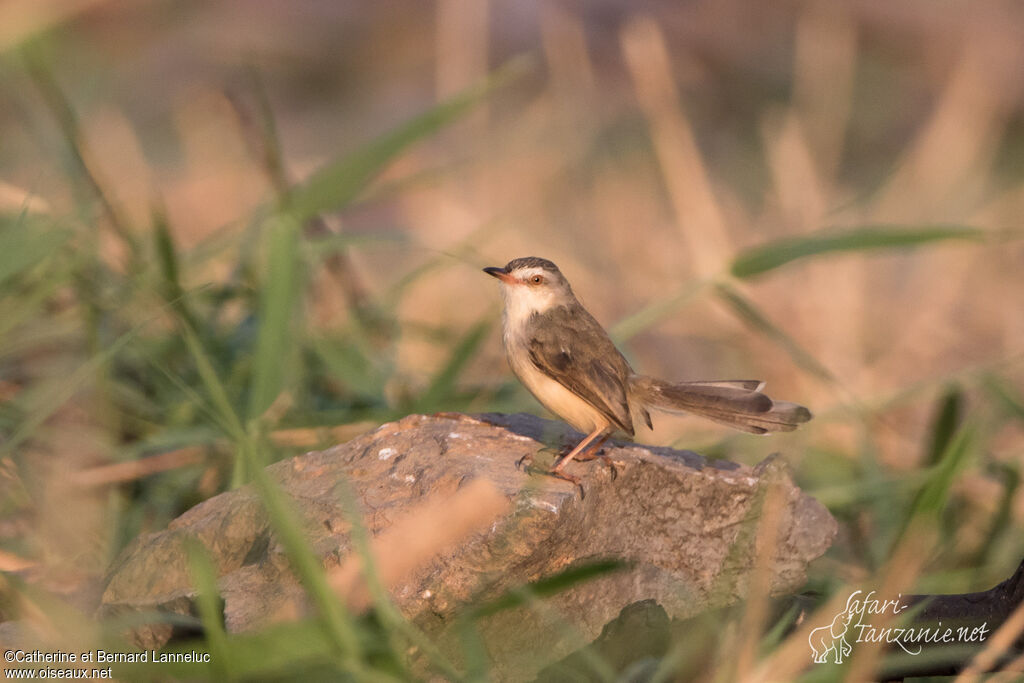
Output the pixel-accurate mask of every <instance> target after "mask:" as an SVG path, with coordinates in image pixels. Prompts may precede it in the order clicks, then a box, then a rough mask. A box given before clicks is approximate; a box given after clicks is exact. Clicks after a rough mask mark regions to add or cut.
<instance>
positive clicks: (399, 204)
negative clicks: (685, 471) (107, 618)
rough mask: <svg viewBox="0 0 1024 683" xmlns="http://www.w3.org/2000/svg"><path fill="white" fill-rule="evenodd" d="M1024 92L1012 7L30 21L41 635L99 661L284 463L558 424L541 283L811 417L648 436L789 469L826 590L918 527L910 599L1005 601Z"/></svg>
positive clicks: (15, 118) (7, 142)
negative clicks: (113, 570) (830, 526)
mask: <svg viewBox="0 0 1024 683" xmlns="http://www.w3.org/2000/svg"><path fill="white" fill-rule="evenodd" d="M1022 68H1024V10H1022V9H1021V8H1020V6H1019V5H1017V4H1015V3H1010V2H996V1H986V2H972V3H968V2H950V3H942V4H939V5H937V4H935V3H928V2H924V1H923V0H914V1H912V2H906V3H898V4H892V3H881V2H874V1H869V0H863V1H850V2H840V3H827V2H785V3H759V4H751V3H744V2H740V1H739V0H719V1H711V0H708V1H701V2H689V3H683V4H679V3H671V2H660V1H657V0H651V1H650V2H644V3H641V4H640V5H637V4H635V3H625V2H613V1H611V0H600V1H597V2H591V3H576V2H540V3H532V2H527V3H523V2H509V1H499V0H491V1H489V2H487V1H473V0H441V1H439V2H432V3H415V2H385V3H330V2H316V1H314V0H302V1H299V2H292V3H248V2H245V3H243V2H238V1H231V0H217V1H214V2H205V3H189V2H186V3H168V2H156V1H147V2H137V3H124V2H102V1H94V2H87V1H83V0H79V1H71V0H64V1H59V0H14V1H11V2H8V3H5V4H4V5H2V6H0V93H2V96H0V247H2V248H0V286H2V290H0V570H4V571H6V572H10V573H9V574H7V575H6V576H8V579H7V580H4V581H3V583H2V584H0V585H2V588H3V589H2V593H0V620H8V619H23V620H24V619H28V620H29V621H30V622H41V623H47V624H49V628H51V629H55V630H56V631H61V630H62V629H65V628H66V627H68V626H67V625H68V624H71V623H72V620H70V617H67V618H63V617H62V618H61V619H55V618H53V617H52V616H51V617H50V618H47V616H46V615H47V614H48V613H50V612H49V611H48V610H58V611H59V612H60V614H63V615H66V612H67V610H68V609H71V610H72V611H74V610H76V609H77V610H81V613H82V614H86V613H87V610H88V609H89V607H90V606H91V605H92V604H94V602H95V600H96V598H97V596H98V591H99V590H101V587H102V585H101V581H102V576H103V572H104V571H105V569H106V567H107V566H108V565H109V563H110V561H111V560H112V559H113V557H115V556H116V554H117V552H118V551H119V550H120V549H121V548H123V547H124V545H125V544H126V543H127V542H128V541H129V540H131V539H132V538H134V537H135V536H136V535H137V534H139V533H143V532H147V531H152V530H156V529H161V528H163V527H164V526H165V525H166V524H167V522H168V521H169V520H171V519H173V518H174V517H175V516H177V515H178V514H180V513H181V512H183V511H184V510H186V509H188V508H189V507H191V506H192V505H194V504H196V503H198V502H200V501H202V500H204V499H206V498H208V497H210V496H212V495H214V494H216V493H218V492H220V491H223V490H226V489H228V488H231V487H233V486H236V485H239V484H242V483H245V482H248V481H251V480H252V479H253V477H254V476H255V475H256V473H257V472H258V471H259V467H260V466H262V465H264V464H266V463H268V462H271V461H273V460H277V459H280V458H283V457H288V456H290V455H293V454H296V453H300V452H303V451H305V450H310V449H313V448H316V447H318V446H325V445H329V444H333V443H336V442H338V441H340V440H344V439H346V438H349V437H351V436H353V435H355V434H358V433H360V432H361V431H363V430H365V429H368V428H370V427H372V426H375V425H376V424H378V423H380V422H382V421H386V420H389V419H393V418H396V417H399V416H402V415H405V414H407V413H409V412H434V411H485V410H496V411H515V410H527V411H536V412H539V411H540V410H541V409H540V407H539V406H538V405H537V404H536V403H535V402H534V401H533V400H532V398H530V397H529V395H528V394H527V393H526V392H525V390H524V389H522V388H521V387H520V386H519V385H518V384H517V383H516V382H515V381H514V380H513V379H512V378H511V375H510V373H509V371H508V370H507V368H506V366H505V362H504V358H503V355H502V351H501V347H500V341H499V334H498V322H499V306H500V304H499V296H498V292H497V290H496V287H494V283H493V282H490V281H489V280H488V279H487V278H486V276H484V275H483V274H482V273H480V272H479V268H481V267H483V266H488V265H502V264H504V263H505V262H506V261H508V260H510V259H512V258H514V257H518V256H527V255H537V256H544V257H547V258H550V259H552V260H554V261H555V262H556V263H558V264H559V265H560V266H561V268H562V270H563V271H564V272H565V273H566V275H567V276H568V277H569V279H570V280H571V281H572V283H573V285H574V288H575V289H576V291H577V292H578V294H579V295H580V296H581V299H582V300H583V301H584V303H585V305H587V306H588V308H590V310H591V311H592V312H593V313H594V314H595V315H596V316H597V318H598V319H599V320H600V321H602V322H603V323H605V324H606V326H608V328H609V329H610V330H612V331H613V334H614V335H615V336H616V338H617V340H618V341H619V342H620V343H621V346H622V348H623V351H624V352H625V353H626V354H627V356H628V357H629V358H630V359H631V361H633V364H634V366H635V367H636V368H638V369H639V370H641V371H643V372H646V373H650V374H654V375H658V376H662V377H665V378H679V379H714V378H733V377H737V378H739V377H757V378H762V379H765V380H767V381H768V386H769V390H770V392H771V394H772V395H773V396H778V397H781V398H786V399H790V400H795V401H799V402H800V403H803V404H805V405H808V406H810V407H811V409H812V410H813V411H814V412H815V414H816V419H815V420H814V421H813V422H812V423H811V424H810V425H808V426H807V427H806V428H804V429H801V430H800V431H798V432H796V433H793V434H789V435H778V436H773V437H772V438H770V439H758V438H752V437H748V436H745V435H737V434H732V433H728V432H727V431H725V430H722V429H719V428H717V427H716V426H714V425H709V424H704V423H701V422H700V421H692V422H691V421H689V420H687V419H679V418H668V417H660V418H658V417H656V419H655V422H656V424H655V430H654V431H653V433H641V434H639V435H638V440H640V441H643V442H645V443H653V444H672V445H676V446H680V447H687V448H693V449H696V450H698V451H701V452H703V453H705V454H707V455H709V456H712V457H723V458H730V459H735V460H740V461H743V462H748V463H755V462H758V461H760V460H761V459H763V458H764V457H765V456H767V455H768V454H769V453H771V452H775V451H780V452H782V453H783V454H784V455H785V457H786V459H787V461H789V462H790V463H791V465H792V468H793V471H794V474H795V477H796V478H797V480H798V482H799V483H800V484H801V485H802V486H804V487H805V488H806V489H808V490H809V491H810V492H812V493H813V494H814V495H816V496H817V497H818V498H819V499H820V500H822V502H824V503H825V504H826V505H827V506H828V507H829V509H830V510H831V511H832V513H833V514H834V515H835V516H836V517H837V518H838V519H839V520H840V524H841V531H840V536H839V538H838V539H837V542H836V544H835V547H834V548H833V549H832V550H831V551H830V552H829V554H828V555H827V556H826V558H824V559H823V560H821V561H820V562H819V563H818V564H817V565H816V566H815V567H814V568H813V571H812V577H811V581H810V585H809V587H810V588H811V589H816V590H820V591H821V592H822V593H824V594H831V593H833V592H834V591H837V590H839V588H838V587H839V586H841V585H843V584H844V583H845V584H851V585H857V586H860V585H863V584H865V583H868V582H871V581H875V580H879V579H880V577H883V576H886V575H887V572H889V571H890V570H891V569H892V568H893V560H894V558H899V557H900V549H901V547H903V546H902V545H901V544H902V543H904V542H905V541H906V538H907V529H909V528H916V527H912V525H911V521H910V520H911V519H912V518H913V519H924V518H926V519H928V520H930V523H931V524H932V526H933V528H934V530H935V536H934V538H933V541H934V542H933V543H931V544H928V545H927V546H926V547H923V548H919V551H920V552H919V553H918V555H919V556H918V557H917V560H918V562H917V565H916V566H915V568H914V571H913V572H911V573H910V575H908V576H907V577H905V579H904V583H903V584H901V585H903V592H913V591H916V592H964V591H969V590H980V589H983V588H987V587H988V586H990V585H992V584H994V583H996V582H998V581H999V580H1002V579H1003V578H1005V577H1006V576H1007V575H1008V574H1009V573H1010V572H1011V571H1012V569H1013V568H1014V567H1015V566H1016V564H1017V562H1018V561H1019V560H1020V558H1021V556H1022V555H1024V534H1022V533H1021V531H1022V526H1024V495H1022V494H1021V493H1020V490H1019V480H1020V471H1021V465H1022V462H1024V438H1022V437H1024V381H1022V380H1024V363H1022V360H1024V354H1022V352H1024V301H1022V298H1024V241H1022V239H1021V238H1022V234H1024V232H1022V229H1021V224H1020V216H1021V215H1022V213H1024V165H1022V163H1021V159H1022V158H1024V156H1022V152H1024V125H1022V122H1024V106H1022V105H1024V90H1022V86H1021V80H1020V77H1019V76H1020V73H1021V71H1022ZM200 564H201V563H200ZM197 566H198V565H197ZM201 574H202V572H201V571H199V572H197V576H199V575H201ZM54 598H58V599H57V600H56V602H54V600H53V599H54ZM54 605H59V607H55V606H54ZM68 605H70V606H71V607H70V608H69V607H68ZM44 606H45V607H44ZM338 618H341V617H338ZM57 622H59V623H57ZM74 623H75V624H77V625H78V626H80V627H81V628H83V629H88V628H92V627H87V626H85V625H83V624H82V623H81V621H75V622H74ZM204 623H205V622H204ZM296 628H298V627H296ZM723 633H724V634H726V635H723V636H722V637H721V641H720V642H718V643H717V645H716V647H717V648H719V650H715V649H714V648H712V649H713V650H714V651H716V652H721V653H723V654H722V656H723V657H726V658H728V655H727V654H725V653H728V652H729V651H730V650H729V648H730V647H732V646H733V645H735V642H734V641H730V640H729V638H730V637H731V636H729V635H728V633H729V632H728V630H724V631H723ZM406 635H407V634H406ZM231 642H235V641H231ZM730 643H731V644H730ZM211 647H213V644H212V643H211ZM220 647H223V648H229V649H230V647H232V645H231V644H228V645H224V644H223V643H222V644H221V646H220ZM239 647H241V646H240V645H239ZM225 656H226V655H225ZM371 660H372V658H371V659H368V660H367V661H371ZM345 661H346V662H348V663H347V664H345V665H344V667H347V666H349V664H351V661H355V660H345ZM364 664H365V662H364ZM222 665H223V666H227V664H222ZM361 666H362V665H361ZM366 666H369V670H374V669H373V665H372V663H371V664H368V665H366ZM389 666H396V667H398V668H397V669H396V670H392V671H383V670H382V672H380V673H381V675H382V676H384V675H385V674H387V675H399V676H401V675H404V674H408V673H409V672H408V671H405V672H404V674H403V673H402V672H403V670H402V669H401V665H400V664H395V663H394V662H392V663H391V664H389ZM344 667H343V668H344ZM385 669H386V667H385ZM680 670H689V669H685V667H684V668H682V669H680ZM359 671H360V672H362V673H363V674H365V673H366V671H365V670H364V669H362V668H360V669H359ZM396 671H397V673H396ZM221 673H223V672H221ZM236 673H237V672H236ZM734 673H735V672H734ZM448 674H451V672H450V671H449V672H448ZM211 675H213V674H211ZM249 675H253V674H252V673H251V672H250V674H249Z"/></svg>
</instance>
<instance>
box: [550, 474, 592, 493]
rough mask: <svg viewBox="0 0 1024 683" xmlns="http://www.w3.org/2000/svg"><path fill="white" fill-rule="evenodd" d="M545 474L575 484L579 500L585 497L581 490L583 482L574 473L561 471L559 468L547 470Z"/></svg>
mask: <svg viewBox="0 0 1024 683" xmlns="http://www.w3.org/2000/svg"><path fill="white" fill-rule="evenodd" d="M547 474H548V476H551V477H554V478H556V479H561V480H563V481H567V482H569V483H570V484H575V485H576V488H578V489H579V490H580V500H583V499H584V498H586V495H587V494H586V492H585V491H584V490H583V482H582V481H581V480H580V478H579V477H577V476H576V475H575V474H569V473H568V472H563V471H562V470H559V469H552V470H549V471H548V473H547Z"/></svg>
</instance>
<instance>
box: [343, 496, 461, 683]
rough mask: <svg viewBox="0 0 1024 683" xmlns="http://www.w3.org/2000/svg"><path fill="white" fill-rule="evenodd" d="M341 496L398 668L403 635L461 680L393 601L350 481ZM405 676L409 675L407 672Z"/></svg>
mask: <svg viewBox="0 0 1024 683" xmlns="http://www.w3.org/2000/svg"><path fill="white" fill-rule="evenodd" d="M338 494H339V498H340V499H341V504H342V509H343V510H344V511H345V516H346V517H347V518H348V520H349V522H350V524H351V525H352V530H351V532H350V534H351V539H352V545H353V548H354V550H355V552H357V553H358V554H359V559H360V560H361V562H362V566H363V571H362V575H363V578H364V579H365V580H366V587H367V589H368V592H369V594H370V597H371V598H372V600H373V607H374V611H375V613H376V615H377V617H378V618H379V619H380V621H381V623H382V624H383V626H384V627H385V632H386V634H385V640H386V643H385V644H386V645H387V646H388V647H389V648H390V650H391V656H392V659H393V660H394V661H395V662H396V663H397V664H399V665H401V664H402V663H403V661H404V659H405V655H404V653H403V648H402V647H401V643H400V641H399V639H398V638H397V636H398V635H401V636H403V637H404V638H405V640H406V641H408V642H410V643H412V644H413V646H415V647H417V648H419V650H420V651H421V652H423V654H424V655H425V656H426V657H427V658H428V659H429V660H430V663H431V664H432V665H433V667H434V668H435V669H437V670H438V671H439V672H440V673H442V674H443V675H444V677H445V679H446V680H449V681H457V680H461V679H462V678H463V675H462V674H461V673H460V672H459V671H458V670H457V669H456V668H455V666H454V665H453V664H452V663H451V662H450V661H449V660H448V658H447V657H445V655H444V654H443V653H442V652H441V650H440V649H439V648H438V647H437V646H436V645H434V643H433V642H431V641H430V639H429V638H427V636H426V635H425V634H424V633H423V632H422V631H421V630H420V629H419V628H417V627H416V626H415V625H414V624H412V623H410V622H409V621H408V620H407V619H406V618H405V617H404V616H403V615H402V613H401V612H399V610H398V608H397V607H395V605H394V603H393V602H392V600H391V596H390V595H389V594H388V592H387V589H386V588H384V585H383V584H382V583H381V582H380V578H379V576H378V573H377V566H376V562H375V561H374V557H373V552H372V550H371V547H370V534H369V532H368V531H367V529H366V526H365V525H364V524H363V518H362V511H361V510H360V509H359V504H358V503H357V502H356V495H355V492H354V491H352V489H351V488H349V486H348V483H347V482H345V481H342V482H341V484H340V485H339V486H338ZM405 673H406V674H407V675H408V672H405Z"/></svg>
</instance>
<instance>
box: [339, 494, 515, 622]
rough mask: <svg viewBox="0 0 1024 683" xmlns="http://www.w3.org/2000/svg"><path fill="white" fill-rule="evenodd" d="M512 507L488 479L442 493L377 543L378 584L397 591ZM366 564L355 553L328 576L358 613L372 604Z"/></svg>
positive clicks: (374, 546)
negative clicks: (419, 569)
mask: <svg viewBox="0 0 1024 683" xmlns="http://www.w3.org/2000/svg"><path fill="white" fill-rule="evenodd" d="M510 505H511V503H510V502H509V500H508V499H507V498H506V497H505V496H504V495H503V494H502V493H501V492H500V491H499V490H498V488H497V487H496V486H495V485H494V484H492V483H491V482H490V481H488V480H486V479H475V480H473V481H472V482H470V483H468V484H466V485H465V486H463V487H462V488H460V489H459V490H458V491H456V492H455V493H453V494H449V493H447V492H438V493H437V494H435V495H434V496H432V497H431V498H430V500H428V501H426V502H424V503H422V504H420V505H418V506H416V508H415V509H413V510H411V511H409V513H408V514H406V515H405V517H403V518H402V519H399V520H398V521H396V522H395V523H394V524H393V525H392V526H391V527H389V528H388V529H387V530H386V531H384V532H383V533H381V534H380V535H379V536H377V537H376V538H374V539H373V541H372V542H371V553H372V555H373V562H374V564H375V569H376V572H377V579H378V581H380V584H381V585H382V586H383V587H384V588H391V587H393V586H394V585H396V584H398V583H399V582H401V581H402V580H403V579H405V578H406V577H408V576H409V575H410V574H412V573H413V572H414V571H415V570H416V569H418V568H420V567H422V566H423V565H425V564H426V563H428V562H430V561H431V560H432V559H433V558H435V557H436V556H437V555H438V554H440V553H441V552H443V551H444V550H445V549H446V548H449V547H451V546H452V545H454V544H456V543H458V542H460V541H462V540H464V539H466V538H467V537H469V536H470V535H471V534H473V533H475V532H477V531H480V530H481V529H484V528H486V527H487V526H488V525H490V524H492V523H493V522H494V521H495V519H497V518H498V517H499V516H500V515H502V514H504V513H505V512H506V511H507V510H508V509H509V507H510ZM362 564H363V563H362V559H361V558H359V557H358V556H356V555H354V554H353V555H350V556H349V557H348V559H347V560H346V561H345V562H344V563H343V564H342V565H341V566H340V567H338V568H337V569H335V570H333V571H331V572H330V574H329V576H328V581H329V583H330V585H331V587H332V588H333V589H334V591H335V592H336V593H337V594H338V596H339V597H341V598H342V599H343V600H345V601H346V602H347V603H348V604H349V606H350V607H351V608H352V609H353V610H356V611H358V610H361V609H364V608H366V607H367V606H368V605H369V593H368V591H367V588H366V582H365V580H364V578H363V575H362V572H363V566H362Z"/></svg>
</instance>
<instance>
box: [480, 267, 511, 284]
mask: <svg viewBox="0 0 1024 683" xmlns="http://www.w3.org/2000/svg"><path fill="white" fill-rule="evenodd" d="M484 272H485V273H487V274H488V275H493V276H494V277H496V278H498V279H499V280H501V281H502V282H504V283H507V284H511V282H512V276H511V275H509V274H508V273H507V272H506V271H505V269H504V268H495V267H494V266H491V267H490V268H484Z"/></svg>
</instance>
